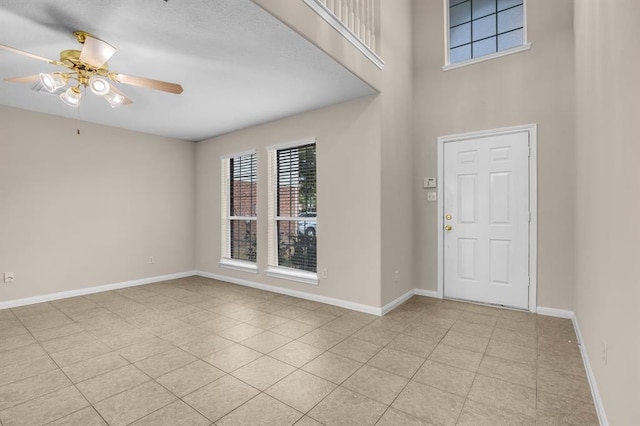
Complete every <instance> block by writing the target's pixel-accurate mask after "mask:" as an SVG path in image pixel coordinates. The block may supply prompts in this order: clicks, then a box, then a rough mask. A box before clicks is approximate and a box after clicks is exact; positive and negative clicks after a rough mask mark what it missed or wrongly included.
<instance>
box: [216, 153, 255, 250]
mask: <svg viewBox="0 0 640 426" xmlns="http://www.w3.org/2000/svg"><path fill="white" fill-rule="evenodd" d="M222 173H223V196H222V198H223V200H222V201H223V202H222V209H223V210H222V213H223V214H222V221H223V223H222V226H223V232H222V235H223V242H222V244H223V245H222V257H223V259H233V260H240V261H247V262H255V261H256V256H257V232H256V231H257V214H256V202H257V182H256V181H257V173H256V154H255V152H252V153H248V154H243V155H237V156H233V157H229V158H225V159H223V160H222Z"/></svg>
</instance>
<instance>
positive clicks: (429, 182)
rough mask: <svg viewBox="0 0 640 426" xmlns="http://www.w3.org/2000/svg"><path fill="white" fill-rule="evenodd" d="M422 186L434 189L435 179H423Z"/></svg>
mask: <svg viewBox="0 0 640 426" xmlns="http://www.w3.org/2000/svg"><path fill="white" fill-rule="evenodd" d="M422 186H423V187H424V188H435V187H436V178H424V180H423V181H422Z"/></svg>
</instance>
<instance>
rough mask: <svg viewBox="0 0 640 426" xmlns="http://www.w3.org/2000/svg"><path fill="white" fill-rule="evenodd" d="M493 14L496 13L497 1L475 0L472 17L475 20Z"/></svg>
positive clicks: (472, 5)
mask: <svg viewBox="0 0 640 426" xmlns="http://www.w3.org/2000/svg"><path fill="white" fill-rule="evenodd" d="M492 13H496V0H473V2H472V4H471V16H472V17H473V19H478V18H481V17H483V16H487V15H490V14H492Z"/></svg>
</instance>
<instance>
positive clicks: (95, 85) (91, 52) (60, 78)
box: [0, 31, 183, 108]
mask: <svg viewBox="0 0 640 426" xmlns="http://www.w3.org/2000/svg"><path fill="white" fill-rule="evenodd" d="M73 35H74V36H75V37H76V40H78V43H80V44H82V45H83V47H82V50H63V51H62V52H60V59H59V60H52V59H47V58H44V57H42V56H38V55H35V54H33V53H29V52H25V51H24V50H20V49H16V48H15V47H10V46H6V45H3V44H0V49H4V50H7V51H9V52H13V53H17V54H20V55H24V56H28V57H30V58H32V59H38V60H40V61H44V62H48V63H49V64H51V65H56V66H61V67H65V68H67V69H68V70H66V71H63V72H54V73H40V74H38V75H31V76H26V77H11V78H5V80H6V81H9V82H11V83H35V82H38V81H40V82H41V83H42V86H43V87H44V88H45V89H46V90H47V91H48V92H50V93H54V92H55V91H57V90H58V89H60V88H63V87H64V86H66V85H67V84H68V83H69V81H70V80H71V81H72V83H71V85H70V86H69V88H68V89H67V90H66V91H65V92H64V93H62V94H61V95H60V99H62V101H63V102H64V103H65V104H67V105H69V106H72V107H77V106H79V105H80V98H81V97H82V90H81V89H82V87H89V89H91V91H92V92H93V93H94V94H96V95H98V96H102V97H103V98H104V99H105V100H106V101H107V102H108V103H109V105H111V107H112V108H115V107H117V106H119V105H127V104H130V103H132V102H133V101H132V100H131V99H129V98H128V97H127V96H126V95H125V94H124V93H122V92H121V91H120V90H118V89H117V88H116V87H115V86H114V85H113V84H111V83H110V81H113V82H117V83H122V84H129V85H132V86H138V87H146V88H149V89H155V90H161V91H164V92H169V93H175V94H180V93H182V91H183V90H182V86H180V85H179V84H175V83H168V82H166V81H160V80H153V79H150V78H145V77H134V76H130V75H126V74H120V73H115V72H109V66H108V64H107V61H108V60H109V59H110V58H111V56H113V54H114V53H115V52H116V49H115V47H113V46H111V45H110V44H109V43H107V42H105V41H102V40H100V39H98V38H96V37H94V36H93V35H91V34H89V33H87V32H85V31H75V32H74V33H73ZM73 81H75V82H73Z"/></svg>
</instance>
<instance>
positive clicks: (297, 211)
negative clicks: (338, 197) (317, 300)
mask: <svg viewBox="0 0 640 426" xmlns="http://www.w3.org/2000/svg"><path fill="white" fill-rule="evenodd" d="M276 161H277V188H278V191H277V204H276V210H277V213H276V214H277V217H278V219H276V225H277V235H278V241H277V244H278V266H284V267H288V268H294V269H301V270H305V271H310V272H316V267H317V257H316V255H317V254H316V228H317V226H316V225H317V224H316V215H317V213H316V212H317V196H316V195H317V190H316V145H315V144H309V145H303V146H299V147H294V148H288V149H282V150H278V151H277V154H276ZM300 218H304V219H303V220H301V219H300Z"/></svg>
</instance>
